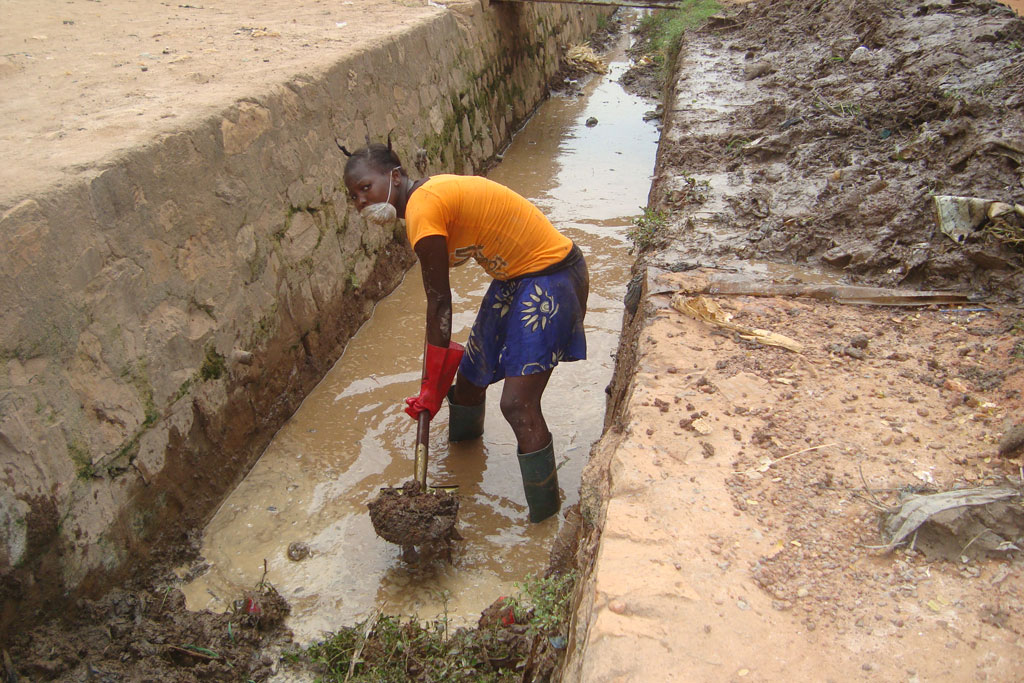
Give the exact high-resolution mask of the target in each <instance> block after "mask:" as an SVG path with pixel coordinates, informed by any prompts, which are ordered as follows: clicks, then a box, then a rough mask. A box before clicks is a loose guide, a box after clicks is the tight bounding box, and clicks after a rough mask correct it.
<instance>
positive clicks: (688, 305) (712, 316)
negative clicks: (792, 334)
mask: <svg viewBox="0 0 1024 683" xmlns="http://www.w3.org/2000/svg"><path fill="white" fill-rule="evenodd" d="M672 308H674V309H675V310H677V311H679V312H680V313H683V314H684V315H688V316H690V317H691V318H696V319H697V320H703V321H704V322H707V323H711V324H712V325H715V326H717V327H723V328H725V329H727V330H732V331H733V332H736V333H737V334H738V335H739V336H740V338H742V339H748V340H751V341H756V342H759V343H761V344H765V345H766V346H779V347H782V348H784V349H786V350H787V351H792V352H794V353H802V352H803V350H804V347H803V344H801V343H800V342H798V341H796V340H795V339H790V338H789V337H787V336H785V335H782V334H778V333H777V332H771V331H769V330H762V329H759V328H754V327H745V326H743V325H737V324H736V323H734V322H732V320H731V318H732V316H731V315H729V314H728V313H726V312H725V311H724V310H722V307H721V306H719V305H718V304H717V303H715V302H714V301H712V300H711V299H709V298H707V297H705V296H695V297H686V296H682V295H680V294H676V295H675V296H673V297H672Z"/></svg>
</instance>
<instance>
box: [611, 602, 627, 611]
mask: <svg viewBox="0 0 1024 683" xmlns="http://www.w3.org/2000/svg"><path fill="white" fill-rule="evenodd" d="M608 609H609V610H611V611H612V612H614V613H615V614H623V613H624V612H625V611H626V603H624V602H623V601H622V600H612V601H611V602H609V603H608Z"/></svg>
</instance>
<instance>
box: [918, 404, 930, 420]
mask: <svg viewBox="0 0 1024 683" xmlns="http://www.w3.org/2000/svg"><path fill="white" fill-rule="evenodd" d="M917 414H918V415H920V416H921V417H928V415H929V413H928V409H927V408H925V407H924V406H921V407H920V408H918V409H917Z"/></svg>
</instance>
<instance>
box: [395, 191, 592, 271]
mask: <svg viewBox="0 0 1024 683" xmlns="http://www.w3.org/2000/svg"><path fill="white" fill-rule="evenodd" d="M405 229H406V233H407V234H408V235H409V243H410V244H412V245H413V246H416V242H417V241H419V240H420V239H422V238H424V237H427V236H428V235H442V236H444V238H445V239H446V240H447V241H448V265H449V267H454V266H459V265H462V264H463V263H465V262H466V261H468V260H469V259H470V257H472V258H475V259H476V260H477V263H479V264H480V265H481V266H482V267H483V269H484V270H485V271H487V274H488V275H490V276H491V277H493V278H494V279H495V280H508V279H510V278H514V277H518V276H519V275H525V274H527V273H535V272H537V271H539V270H542V269H544V268H546V267H548V266H550V265H553V264H555V263H558V262H559V261H561V260H562V259H564V258H565V257H566V256H567V255H568V254H569V251H570V250H571V249H572V240H570V239H569V238H568V237H566V236H565V235H563V234H562V233H560V232H558V230H557V229H555V226H553V225H551V221H549V220H548V219H547V217H546V216H544V214H542V213H541V212H540V210H539V209H538V208H537V207H535V206H534V205H533V204H531V203H530V202H529V201H527V200H526V199H524V198H523V197H521V196H519V195H518V194H516V193H515V192H513V191H512V190H510V189H509V188H507V187H505V186H504V185H500V184H498V183H496V182H494V181H493V180H488V179H487V178H483V177H480V176H460V175H436V176H432V177H431V178H430V179H428V180H427V182H425V183H423V184H422V185H420V186H419V187H418V188H416V190H415V191H413V193H412V195H410V197H409V202H408V204H406V207H405Z"/></svg>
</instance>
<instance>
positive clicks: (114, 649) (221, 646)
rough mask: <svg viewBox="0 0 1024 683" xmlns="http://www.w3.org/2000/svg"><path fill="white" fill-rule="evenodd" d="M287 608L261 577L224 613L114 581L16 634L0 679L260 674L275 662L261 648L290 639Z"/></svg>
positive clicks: (167, 592)
mask: <svg viewBox="0 0 1024 683" xmlns="http://www.w3.org/2000/svg"><path fill="white" fill-rule="evenodd" d="M289 609H290V608H289V606H288V603H287V602H286V601H285V600H284V598H282V597H281V596H280V595H279V594H278V592H277V590H276V589H275V588H274V587H273V586H271V585H270V584H269V583H265V582H264V583H261V584H260V585H259V586H258V587H257V588H256V589H254V590H252V591H247V592H246V593H245V595H243V596H242V598H241V599H239V600H238V601H236V603H235V608H234V609H233V610H232V611H230V612H226V613H224V614H214V613H212V612H207V611H204V612H190V611H188V609H186V607H185V596H184V594H183V593H182V592H181V591H179V590H178V589H177V588H174V587H172V586H167V587H166V588H163V589H161V590H146V589H140V590H126V589H115V590H113V591H111V592H110V593H108V594H107V595H106V596H104V597H103V598H102V599H99V600H81V601H79V603H78V605H77V609H75V610H74V611H73V612H72V613H70V614H68V615H65V616H64V617H63V618H61V619H59V620H54V621H52V622H50V623H48V624H46V625H43V626H41V627H39V628H37V629H35V630H34V631H33V632H32V633H31V635H29V634H21V635H19V636H15V637H14V639H13V640H12V643H11V651H10V652H9V656H10V670H8V671H5V672H4V673H5V675H6V676H7V678H5V680H12V681H13V680H33V681H35V680H46V681H86V680H96V681H110V682H114V681H143V680H145V681H154V682H163V681H168V682H170V681H174V682H176V683H177V682H181V681H201V680H206V681H226V680H252V681H261V680H265V679H267V678H268V677H269V676H270V675H271V673H272V672H273V668H274V666H275V663H276V660H275V658H274V657H272V656H270V655H269V654H266V649H267V648H268V647H271V646H272V645H274V644H278V643H286V642H289V641H290V640H291V632H290V631H289V630H287V629H286V628H285V627H284V626H283V623H284V618H285V617H286V616H287V615H288V612H289Z"/></svg>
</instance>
